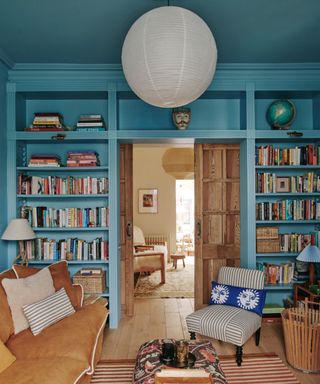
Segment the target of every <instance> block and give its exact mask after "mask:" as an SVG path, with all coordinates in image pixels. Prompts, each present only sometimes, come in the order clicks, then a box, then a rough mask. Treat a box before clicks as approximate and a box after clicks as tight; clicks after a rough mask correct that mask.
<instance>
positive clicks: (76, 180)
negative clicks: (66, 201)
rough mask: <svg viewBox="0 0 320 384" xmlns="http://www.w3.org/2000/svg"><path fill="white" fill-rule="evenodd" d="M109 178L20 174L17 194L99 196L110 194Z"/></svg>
mask: <svg viewBox="0 0 320 384" xmlns="http://www.w3.org/2000/svg"><path fill="white" fill-rule="evenodd" d="M108 189H109V179H108V178H107V177H91V176H88V177H73V176H67V177H58V176H47V177H41V176H30V175H26V174H19V176H18V185H17V192H18V194H20V195H99V194H104V193H108Z"/></svg>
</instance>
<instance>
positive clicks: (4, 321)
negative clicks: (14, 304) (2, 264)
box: [0, 269, 16, 343]
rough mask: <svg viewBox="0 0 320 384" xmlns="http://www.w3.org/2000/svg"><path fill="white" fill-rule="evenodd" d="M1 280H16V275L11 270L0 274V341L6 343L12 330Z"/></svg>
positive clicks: (10, 317) (8, 308)
mask: <svg viewBox="0 0 320 384" xmlns="http://www.w3.org/2000/svg"><path fill="white" fill-rule="evenodd" d="M2 279H16V275H15V273H14V271H13V270H12V269H10V270H8V271H4V272H2V273H0V324H1V326H0V339H1V340H2V341H3V342H4V343H6V342H7V340H8V339H9V337H10V336H11V335H12V334H13V332H14V328H13V321H12V316H11V311H10V307H9V304H8V300H7V295H6V292H5V290H4V289H3V287H2V284H1V282H2Z"/></svg>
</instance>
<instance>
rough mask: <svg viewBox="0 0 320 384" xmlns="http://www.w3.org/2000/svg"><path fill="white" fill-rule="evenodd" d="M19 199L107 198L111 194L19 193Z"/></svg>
mask: <svg viewBox="0 0 320 384" xmlns="http://www.w3.org/2000/svg"><path fill="white" fill-rule="evenodd" d="M17 197H18V198H19V199H65V198H68V199H79V198H84V197H85V198H87V197H90V198H100V199H101V198H107V197H109V194H108V193H106V194H104V193H101V194H99V195H92V194H89V195H17Z"/></svg>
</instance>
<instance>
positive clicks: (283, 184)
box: [276, 177, 290, 193]
mask: <svg viewBox="0 0 320 384" xmlns="http://www.w3.org/2000/svg"><path fill="white" fill-rule="evenodd" d="M276 192H279V193H281V192H290V177H277V183H276Z"/></svg>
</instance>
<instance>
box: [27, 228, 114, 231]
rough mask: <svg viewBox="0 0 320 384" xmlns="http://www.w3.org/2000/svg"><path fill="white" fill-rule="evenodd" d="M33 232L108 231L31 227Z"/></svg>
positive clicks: (100, 229) (102, 229)
mask: <svg viewBox="0 0 320 384" xmlns="http://www.w3.org/2000/svg"><path fill="white" fill-rule="evenodd" d="M32 229H33V230H34V231H35V232H78V231H81V232H85V231H88V232H91V231H96V232H100V231H108V230H109V228H108V227H93V228H77V227H72V228H37V227H33V228H32Z"/></svg>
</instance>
